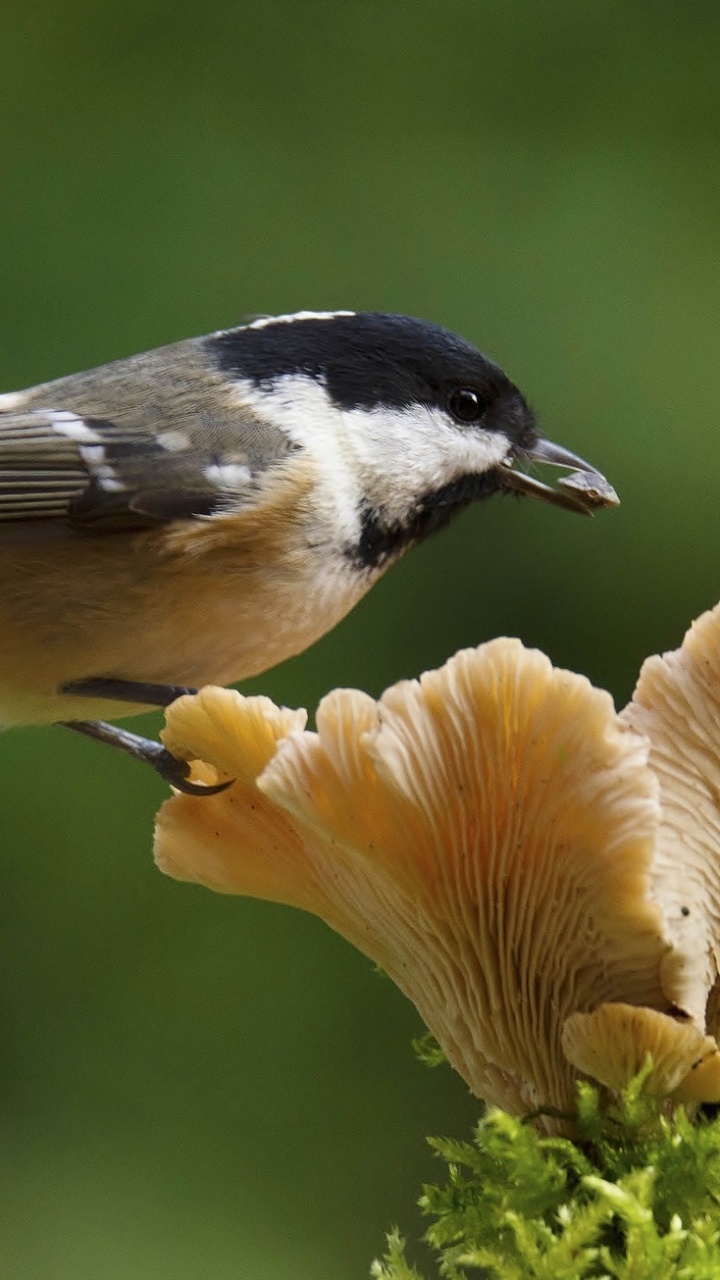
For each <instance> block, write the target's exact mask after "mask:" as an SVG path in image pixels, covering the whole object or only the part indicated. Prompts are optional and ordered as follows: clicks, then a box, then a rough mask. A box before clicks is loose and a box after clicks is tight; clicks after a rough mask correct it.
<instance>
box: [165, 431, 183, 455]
mask: <svg viewBox="0 0 720 1280" xmlns="http://www.w3.org/2000/svg"><path fill="white" fill-rule="evenodd" d="M157 442H158V444H159V445H162V447H163V449H167V451H168V453H182V452H183V449H189V448H190V444H191V441H190V437H189V435H188V434H187V432H186V431H161V432H159V434H158V436H157Z"/></svg>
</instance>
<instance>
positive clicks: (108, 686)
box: [60, 676, 197, 707]
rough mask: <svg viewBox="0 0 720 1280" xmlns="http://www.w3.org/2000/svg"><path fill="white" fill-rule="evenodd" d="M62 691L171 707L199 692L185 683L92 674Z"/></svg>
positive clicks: (81, 696) (89, 696) (74, 681)
mask: <svg viewBox="0 0 720 1280" xmlns="http://www.w3.org/2000/svg"><path fill="white" fill-rule="evenodd" d="M60 692H61V693H67V694H71V695H73V696H74V697H76V698H78V697H79V698H109V699H112V701H113V702H145V703H147V705H148V706H149V707H169V706H170V703H171V702H174V701H175V699H176V698H182V697H183V695H184V694H186V693H197V689H191V688H189V687H187V686H186V685H184V684H149V683H148V682H147V681H145V680H113V679H111V678H110V677H107V676H92V677H91V678H90V679H89V680H71V681H70V683H69V684H64V685H63V686H62V689H61V690H60Z"/></svg>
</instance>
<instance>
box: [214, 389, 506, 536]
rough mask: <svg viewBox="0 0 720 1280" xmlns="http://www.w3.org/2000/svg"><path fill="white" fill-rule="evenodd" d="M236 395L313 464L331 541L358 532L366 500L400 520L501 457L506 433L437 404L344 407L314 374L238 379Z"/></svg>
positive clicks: (318, 498) (321, 512)
mask: <svg viewBox="0 0 720 1280" xmlns="http://www.w3.org/2000/svg"><path fill="white" fill-rule="evenodd" d="M235 386H236V388H237V394H238V399H239V401H240V402H241V403H242V404H243V405H244V406H247V407H250V408H251V409H252V411H253V412H254V413H255V414H257V416H258V417H260V418H264V419H266V421H268V422H269V423H272V424H273V425H274V426H276V427H280V428H282V430H283V431H284V432H285V433H286V435H287V436H288V438H289V439H290V440H291V441H292V443H293V444H297V445H300V446H301V448H302V449H303V451H304V452H305V455H306V456H307V457H309V458H311V459H312V460H313V462H314V463H315V474H316V477H317V478H316V490H315V493H316V509H317V511H318V514H319V515H320V516H321V518H322V519H323V520H324V523H325V524H328V523H329V524H330V525H331V527H332V529H333V532H334V535H335V540H336V541H338V542H340V543H343V544H347V542H351V541H353V540H354V539H355V538H357V536H358V535H359V532H360V511H361V504H362V503H363V502H365V503H367V502H370V503H371V504H372V506H373V507H375V508H376V509H377V510H378V511H381V512H382V513H383V515H384V516H385V517H386V518H387V519H388V520H389V521H397V522H399V523H402V522H403V521H404V520H406V519H407V518H408V516H409V515H410V514H411V513H412V512H413V510H414V509H416V506H417V502H418V500H419V499H421V498H423V497H424V496H425V495H427V494H428V493H432V492H433V491H434V490H436V489H441V488H442V487H443V486H444V485H446V484H451V483H452V482H453V481H454V480H458V479H460V477H461V476H465V475H468V474H473V473H475V474H482V473H483V472H485V471H487V470H489V469H490V468H491V467H495V466H497V465H498V464H499V463H501V462H503V461H504V460H505V458H506V457H507V455H508V452H509V450H510V443H509V441H508V439H507V437H506V436H505V435H503V434H502V433H501V432H497V431H482V430H478V429H477V428H472V427H462V426H459V425H458V424H457V423H455V422H454V421H453V419H452V418H451V417H450V416H449V414H447V413H445V412H444V410H442V409H440V408H433V407H428V406H426V405H419V404H416V405H411V406H409V407H408V408H405V409H393V408H391V407H390V406H379V407H377V408H374V409H341V408H338V406H337V405H335V404H333V402H332V400H331V398H330V396H329V395H328V392H327V390H326V388H325V387H324V386H323V384H322V382H320V381H318V380H317V379H316V378H312V377H309V376H307V375H303V374H285V375H283V376H282V377H279V378H276V379H275V381H274V383H273V385H272V388H271V389H269V390H263V389H261V388H258V387H256V386H255V385H254V384H253V383H252V382H250V381H249V380H246V379H241V380H238V382H236V383H235Z"/></svg>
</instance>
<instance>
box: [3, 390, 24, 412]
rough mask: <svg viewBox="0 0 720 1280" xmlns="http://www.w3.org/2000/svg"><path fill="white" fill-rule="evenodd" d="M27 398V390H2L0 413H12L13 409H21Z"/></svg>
mask: <svg viewBox="0 0 720 1280" xmlns="http://www.w3.org/2000/svg"><path fill="white" fill-rule="evenodd" d="M27 398H28V392H27V391H3V393H2V395H0V413H12V412H13V410H14V409H21V408H22V406H23V405H24V404H25V401H26V400H27Z"/></svg>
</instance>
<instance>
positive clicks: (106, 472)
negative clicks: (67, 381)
mask: <svg viewBox="0 0 720 1280" xmlns="http://www.w3.org/2000/svg"><path fill="white" fill-rule="evenodd" d="M162 425H163V424H162V423H156V424H154V429H153V430H149V429H145V430H143V429H142V428H139V427H135V426H133V427H123V426H119V425H118V424H116V423H114V422H112V421H110V420H108V419H105V418H94V417H86V416H81V415H79V414H77V413H74V412H73V411H72V410H68V409H45V408H42V409H31V410H29V411H27V412H24V413H17V412H16V413H13V412H10V413H0V526H1V525H6V524H7V523H8V522H17V521H20V522H23V521H49V520H53V521H58V520H59V521H62V522H65V523H66V524H67V525H69V526H71V527H76V528H78V529H83V530H85V531H87V532H93V531H97V532H98V533H100V532H105V531H108V530H111V529H129V528H142V527H147V526H152V525H154V524H157V523H158V522H164V521H169V520H177V519H181V518H186V519H187V518H192V517H194V516H208V515H212V514H214V513H216V512H219V511H222V510H223V509H227V508H228V505H229V504H230V503H232V502H233V500H234V502H235V503H237V502H238V501H240V500H241V498H242V494H243V491H245V493H246V495H247V494H249V491H250V489H251V487H252V472H251V469H250V467H249V466H247V465H245V466H243V464H242V462H239V461H237V460H235V461H231V460H229V457H228V454H227V452H226V451H224V450H222V449H212V448H208V447H193V446H192V445H191V444H188V436H187V435H186V434H184V433H182V432H180V431H178V429H177V428H175V429H173V428H170V429H169V430H168V431H166V432H163V430H162ZM234 456H235V458H237V453H236V454H235V455H234Z"/></svg>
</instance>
